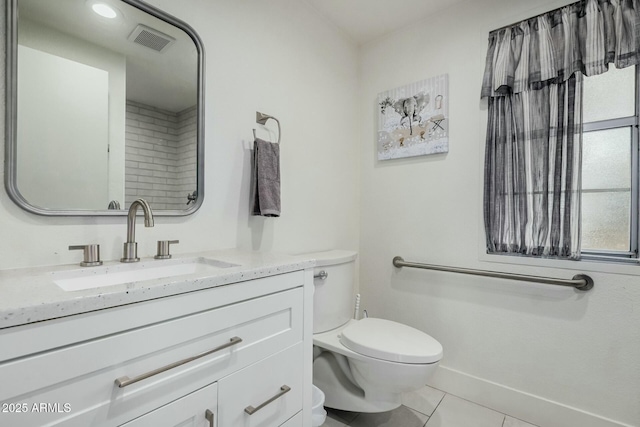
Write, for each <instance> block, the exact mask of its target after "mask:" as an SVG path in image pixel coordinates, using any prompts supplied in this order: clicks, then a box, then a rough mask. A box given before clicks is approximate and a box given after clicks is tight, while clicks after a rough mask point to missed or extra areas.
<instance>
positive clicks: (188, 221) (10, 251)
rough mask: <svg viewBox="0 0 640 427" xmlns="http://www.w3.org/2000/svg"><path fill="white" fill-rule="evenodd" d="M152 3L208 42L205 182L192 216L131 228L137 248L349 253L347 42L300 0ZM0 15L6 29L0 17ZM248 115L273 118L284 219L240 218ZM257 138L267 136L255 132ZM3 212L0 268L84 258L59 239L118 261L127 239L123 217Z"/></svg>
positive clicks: (149, 251)
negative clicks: (161, 243) (168, 244)
mask: <svg viewBox="0 0 640 427" xmlns="http://www.w3.org/2000/svg"><path fill="white" fill-rule="evenodd" d="M149 3H152V4H154V5H156V6H158V7H160V8H162V9H164V10H166V11H167V12H169V13H171V14H173V15H175V16H176V17H178V18H180V19H183V20H184V21H186V22H188V23H189V24H190V25H191V26H192V27H193V28H194V29H195V30H196V32H197V33H198V34H199V35H200V37H201V38H202V40H203V43H204V46H205V49H206V54H207V62H206V84H205V86H206V87H205V90H206V112H205V114H206V122H205V126H206V127H205V134H206V135H205V139H206V154H205V155H206V173H205V180H206V189H205V198H204V204H203V206H202V207H201V209H200V210H199V211H198V212H197V213H195V214H194V215H192V216H189V217H184V218H162V217H159V218H156V221H155V227H154V228H144V227H142V226H141V224H138V227H137V229H136V232H137V233H136V234H137V236H136V237H137V241H138V244H139V254H140V255H141V256H151V255H153V254H154V253H155V246H156V240H159V239H180V244H179V245H175V247H174V248H172V251H173V252H175V253H186V252H193V251H199V250H206V249H216V248H225V247H236V246H239V247H241V248H246V249H253V250H261V251H262V250H274V251H280V252H305V251H312V250H322V249H330V248H347V249H357V245H358V233H359V228H358V222H359V220H358V203H359V199H358V189H359V151H358V150H359V147H358V143H357V140H358V130H357V128H358V122H357V118H358V112H357V103H356V93H357V82H358V81H357V49H356V46H355V44H354V43H353V42H351V41H350V40H348V39H347V38H345V37H344V36H342V35H341V34H339V33H337V32H336V30H335V28H334V27H333V26H332V25H331V24H329V23H327V22H326V20H325V19H324V18H323V17H321V16H319V15H318V14H317V13H316V12H315V11H314V10H313V9H311V8H310V7H309V6H307V5H306V4H305V3H304V2H300V1H297V0H272V1H269V2H255V1H249V0H238V1H233V2H230V1H222V0H216V1H207V2H203V1H198V0H186V1H181V2H175V1H170V0H152V1H149ZM2 13H4V11H3V12H2ZM0 21H1V22H2V25H4V17H2V19H0ZM2 34H4V28H2ZM2 46H4V43H2ZM2 70H3V71H2V72H3V73H4V68H3V67H2ZM0 82H2V83H1V84H2V85H4V77H3V76H0ZM256 110H259V111H262V112H265V113H267V114H272V115H275V116H276V117H278V118H279V119H280V120H281V123H282V131H283V137H282V150H281V155H282V159H281V166H282V173H281V175H282V216H281V217H280V218H275V219H274V218H268V219H263V218H257V217H255V218H254V217H250V216H249V176H250V163H249V162H250V151H249V148H250V146H251V144H250V141H251V140H252V138H253V136H252V132H251V129H252V128H254V127H260V126H259V125H256V124H255V112H256ZM3 113H4V111H0V120H2V121H3V120H4V114H3ZM2 125H4V123H3V122H2ZM274 125H275V124H274V123H271V122H270V123H268V127H269V128H270V129H272V130H273V129H275V127H274ZM2 128H3V126H2ZM258 134H259V136H261V137H263V138H266V137H269V134H268V133H267V132H266V131H264V130H262V129H258ZM270 137H272V138H273V137H275V134H274V133H272V134H271V136H270ZM0 219H1V221H0V223H1V224H2V226H1V227H0V230H1V234H2V239H0V269H9V268H18V267H26V266H36V265H52V264H66V263H76V262H79V261H80V259H81V254H80V253H79V252H77V251H74V252H70V251H68V250H67V247H68V245H70V244H83V243H91V242H94V243H100V244H101V249H102V257H103V259H112V260H113V259H118V258H120V257H121V251H122V243H123V242H124V241H125V234H126V220H125V218H124V217H122V218H79V217H78V218H49V217H41V216H37V215H33V214H30V213H28V212H25V211H23V210H22V209H20V208H19V207H18V206H16V205H14V204H13V202H12V201H11V200H10V199H9V198H8V196H7V195H6V193H5V192H1V194H0Z"/></svg>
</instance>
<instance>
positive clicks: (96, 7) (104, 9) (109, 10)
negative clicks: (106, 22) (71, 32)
mask: <svg viewBox="0 0 640 427" xmlns="http://www.w3.org/2000/svg"><path fill="white" fill-rule="evenodd" d="M91 9H92V10H93V11H94V12H95V13H97V14H98V15H100V16H102V17H104V18H109V19H113V18H115V17H116V16H118V13H117V12H116V11H115V9H114V8H113V7H111V6H109V5H108V4H105V3H94V4H93V5H92V6H91Z"/></svg>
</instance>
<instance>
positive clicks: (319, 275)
mask: <svg viewBox="0 0 640 427" xmlns="http://www.w3.org/2000/svg"><path fill="white" fill-rule="evenodd" d="M327 276H329V273H327V272H326V271H324V270H322V271H321V272H320V273H318V274H316V275H315V276H313V278H314V279H320V280H324V279H326V278H327Z"/></svg>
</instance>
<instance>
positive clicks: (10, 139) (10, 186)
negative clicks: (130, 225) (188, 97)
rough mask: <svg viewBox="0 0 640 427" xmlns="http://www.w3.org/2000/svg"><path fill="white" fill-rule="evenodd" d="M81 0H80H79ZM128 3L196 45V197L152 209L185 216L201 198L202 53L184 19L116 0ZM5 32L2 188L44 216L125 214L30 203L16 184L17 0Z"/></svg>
mask: <svg viewBox="0 0 640 427" xmlns="http://www.w3.org/2000/svg"><path fill="white" fill-rule="evenodd" d="M80 1H82V0H80ZM120 1H122V2H124V3H126V4H128V5H130V6H133V7H135V8H137V9H140V10H142V11H143V12H146V13H148V14H150V15H153V16H155V17H156V18H158V19H161V20H162V21H165V22H167V23H168V24H171V25H173V26H175V27H178V28H180V29H181V30H182V31H184V32H185V33H186V34H187V35H188V36H189V37H190V38H191V40H192V41H193V43H194V44H195V45H196V49H197V52H198V64H197V71H198V76H197V104H196V105H197V114H196V117H197V125H196V133H197V135H196V155H197V164H196V177H197V178H196V186H197V191H198V198H197V199H196V201H195V203H194V204H192V205H189V207H188V208H187V209H185V210H166V209H165V210H154V212H153V213H154V215H155V216H186V215H191V214H193V213H194V212H195V211H197V210H198V209H199V208H200V206H202V202H203V199H204V144H205V141H204V117H205V116H204V75H205V74H204V73H205V68H204V64H205V53H204V46H203V44H202V41H201V40H200V37H199V36H198V34H197V33H196V32H195V30H194V29H193V28H191V26H189V25H188V24H187V23H186V22H184V21H182V20H180V19H178V18H176V17H174V16H172V15H169V14H168V13H166V12H163V11H162V10H160V9H157V8H155V7H154V6H151V5H149V4H147V3H145V2H143V1H141V0H120ZM5 13H6V33H5V41H6V45H5V51H6V63H5V70H6V76H5V162H4V178H5V180H4V181H5V189H6V191H7V193H8V195H9V197H10V198H11V200H13V201H14V202H15V203H16V204H17V205H18V206H20V207H21V208H22V209H24V210H26V211H28V212H31V213H34V214H38V215H44V216H125V215H127V214H128V209H121V210H107V209H105V210H89V209H87V210H82V209H76V210H62V209H47V208H41V207H38V206H34V205H32V204H30V203H29V202H28V201H27V200H26V199H25V198H24V197H23V196H22V194H21V193H20V191H19V190H18V187H17V106H18V97H17V83H18V76H17V74H18V73H17V71H18V0H8V1H7V2H6V12H5ZM185 197H186V195H185ZM152 208H153V206H152Z"/></svg>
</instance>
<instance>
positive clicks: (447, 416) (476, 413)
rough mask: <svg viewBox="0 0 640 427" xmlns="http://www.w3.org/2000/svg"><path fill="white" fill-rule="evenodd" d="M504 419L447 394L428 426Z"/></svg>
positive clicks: (493, 426) (484, 426) (494, 423)
mask: <svg viewBox="0 0 640 427" xmlns="http://www.w3.org/2000/svg"><path fill="white" fill-rule="evenodd" d="M356 419H357V418H356ZM503 421H504V415H503V414H501V413H500V412H496V411H493V410H491V409H489V408H485V407H484V406H480V405H476V404H475V403H471V402H469V401H467V400H463V399H460V398H458V397H455V396H452V395H450V394H447V395H445V396H444V398H443V399H442V402H440V405H438V408H437V409H436V411H435V412H434V413H433V415H431V418H429V422H427V424H426V427H502V422H503Z"/></svg>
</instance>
